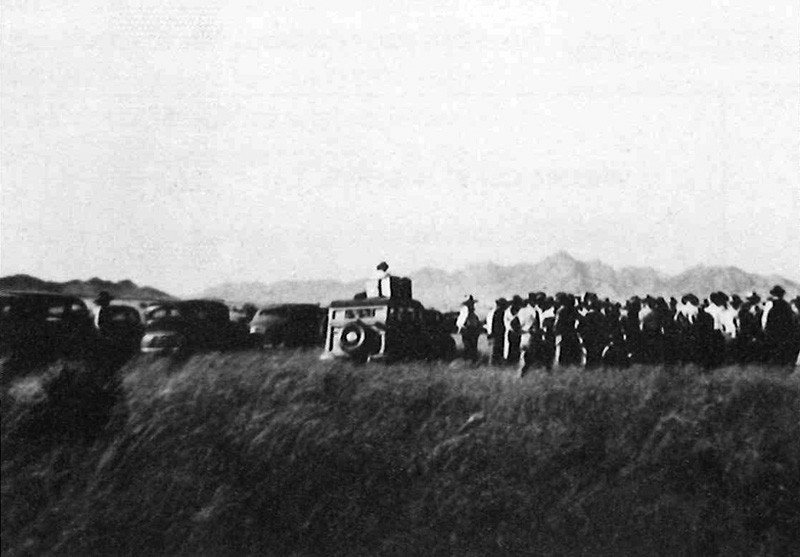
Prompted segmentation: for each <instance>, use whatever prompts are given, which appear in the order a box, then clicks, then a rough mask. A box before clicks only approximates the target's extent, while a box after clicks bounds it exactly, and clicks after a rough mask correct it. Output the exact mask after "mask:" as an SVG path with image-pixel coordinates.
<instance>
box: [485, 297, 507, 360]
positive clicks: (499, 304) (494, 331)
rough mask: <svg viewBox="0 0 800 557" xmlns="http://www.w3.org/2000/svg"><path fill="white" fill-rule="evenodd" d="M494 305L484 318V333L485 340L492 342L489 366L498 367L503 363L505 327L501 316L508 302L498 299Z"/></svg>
mask: <svg viewBox="0 0 800 557" xmlns="http://www.w3.org/2000/svg"><path fill="white" fill-rule="evenodd" d="M494 304H495V306H494V307H493V308H492V309H491V310H489V314H488V315H487V316H486V333H487V338H489V339H490V340H491V341H492V356H491V364H492V365H493V366H498V365H502V364H503V362H504V358H503V347H504V345H505V337H506V327H505V323H504V322H503V314H504V313H505V311H506V308H507V307H508V300H506V299H505V298H498V299H497V300H495V302H494Z"/></svg>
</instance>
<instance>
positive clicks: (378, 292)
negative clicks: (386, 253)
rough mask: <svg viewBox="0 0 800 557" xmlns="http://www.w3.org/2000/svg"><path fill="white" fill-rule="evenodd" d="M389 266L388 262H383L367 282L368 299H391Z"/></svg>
mask: <svg viewBox="0 0 800 557" xmlns="http://www.w3.org/2000/svg"><path fill="white" fill-rule="evenodd" d="M390 277H391V275H390V274H389V264H388V263H386V261H381V262H380V263H378V265H377V266H376V267H375V271H374V272H373V273H372V277H371V278H370V279H369V280H368V281H367V284H366V291H367V297H368V298H389V297H390V294H391V293H390V286H389V282H390V281H389V278H390Z"/></svg>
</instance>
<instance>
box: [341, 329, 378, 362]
mask: <svg viewBox="0 0 800 557" xmlns="http://www.w3.org/2000/svg"><path fill="white" fill-rule="evenodd" d="M379 337H380V335H379V334H378V333H377V332H376V331H375V330H374V329H372V328H370V327H367V326H366V325H364V324H363V323H360V322H355V323H348V324H347V325H345V326H344V328H343V329H342V335H341V336H340V337H339V346H340V347H341V349H342V351H343V352H345V353H346V354H348V355H349V356H350V357H351V358H354V359H356V360H362V361H363V360H366V359H367V357H368V356H369V355H370V354H374V353H375V352H377V351H378V350H379V349H380V338H379Z"/></svg>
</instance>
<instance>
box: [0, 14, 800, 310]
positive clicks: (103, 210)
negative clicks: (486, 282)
mask: <svg viewBox="0 0 800 557" xmlns="http://www.w3.org/2000/svg"><path fill="white" fill-rule="evenodd" d="M0 17H1V18H2V29H1V32H2V64H0V68H1V69H0V117H1V118H2V122H1V124H2V125H1V126H0V130H1V131H0V133H1V134H2V135H1V136H0V149H1V151H0V155H1V160H0V163H1V166H0V187H2V204H1V205H0V207H2V213H1V214H0V274H2V275H8V274H15V273H28V274H32V275H35V276H38V277H40V278H45V279H50V280H67V279H72V278H82V279H86V278H89V277H91V276H100V277H102V278H106V279H112V280H120V279H123V278H130V279H132V280H134V281H135V282H137V283H139V284H149V285H152V286H155V287H158V288H162V289H165V290H167V291H168V292H170V293H174V294H178V295H181V294H183V295H186V294H191V293H196V292H198V291H200V290H202V289H204V288H205V287H208V286H212V285H215V284H218V283H220V282H223V281H229V280H233V281H249V280H260V281H264V282H271V281H274V280H279V279H285V278H325V277H327V278H340V279H353V278H359V277H363V276H365V275H367V274H368V273H369V272H370V271H371V269H372V268H374V265H375V264H376V263H377V262H378V261H380V260H381V259H386V260H388V261H389V263H390V265H391V267H392V269H393V270H395V271H396V272H398V273H403V272H411V271H414V270H416V269H419V268H421V267H423V266H435V267H439V268H443V269H447V270H454V269H457V268H460V267H462V266H464V265H466V264H468V263H472V262H482V261H489V260H491V261H494V262H496V263H499V264H511V263H518V262H535V261H538V260H539V259H541V258H542V257H544V256H546V255H549V254H551V253H553V252H555V251H557V250H561V249H564V250H567V251H569V252H570V253H571V254H572V255H573V256H575V257H576V258H579V259H583V260H589V259H600V260H603V261H605V262H607V263H610V264H612V265H615V266H623V265H637V266H639V265H649V266H653V267H655V268H657V269H659V270H662V271H666V272H670V273H672V272H678V271H681V270H683V269H685V268H687V267H689V266H692V265H696V264H706V265H709V264H725V265H737V266H739V267H742V268H744V269H746V270H748V271H757V272H761V273H779V274H783V275H785V276H786V277H787V278H791V279H794V280H798V279H800V266H798V263H797V262H798V261H800V224H798V223H799V222H800V217H798V215H800V8H798V3H797V2H796V0H789V1H779V2H764V1H761V0H758V1H757V0H738V1H736V2H729V1H724V2H723V1H701V2H698V1H697V0H691V1H688V0H672V1H669V2H667V1H658V2H655V1H648V0H635V1H634V0H617V1H614V2H602V1H566V0H553V1H544V2H531V1H519V2H515V1H498V0H491V1H486V2H482V1H461V2H456V1H449V2H448V1H436V0H424V1H419V2H417V1H398V0H391V1H384V0H367V1H363V2H356V1H341V0H330V1H328V2H306V1H302V0H301V1H292V2H265V1H262V0H258V1H252V2H248V3H232V2H208V1H206V2H199V1H191V2H169V3H165V2H161V1H155V2H150V1H138V2H129V1H124V2H123V1H114V2H88V1H85V0H72V1H70V2H58V1H55V0H52V1H38V2H37V1H31V0H25V1H10V0H2V11H1V12H0Z"/></svg>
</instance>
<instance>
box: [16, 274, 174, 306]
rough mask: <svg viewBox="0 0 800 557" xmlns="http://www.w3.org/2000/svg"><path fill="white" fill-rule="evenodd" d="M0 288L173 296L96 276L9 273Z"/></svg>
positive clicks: (138, 297) (127, 296) (132, 297)
mask: <svg viewBox="0 0 800 557" xmlns="http://www.w3.org/2000/svg"><path fill="white" fill-rule="evenodd" d="M0 290H24V291H39V292H53V293H55V294H69V295H71V296H78V297H80V298H94V297H96V296H97V295H98V294H99V293H100V292H102V291H106V292H108V293H109V294H111V296H113V297H114V298H116V299H121V300H126V299H127V300H172V299H174V298H175V297H174V296H171V295H170V294H167V293H166V292H162V291H161V290H157V289H155V288H152V287H150V286H137V285H136V283H134V282H132V281H130V280H121V281H119V282H112V281H108V280H103V279H100V278H97V277H94V278H91V279H89V280H86V281H83V280H70V281H67V282H54V281H46V280H42V279H39V278H36V277H32V276H30V275H10V276H7V277H0Z"/></svg>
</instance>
